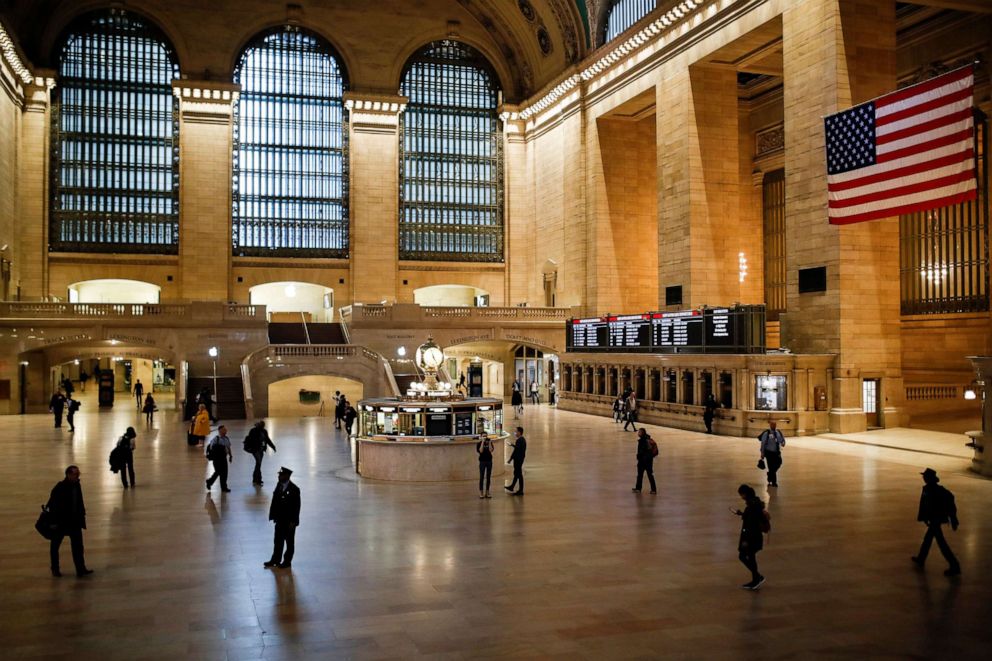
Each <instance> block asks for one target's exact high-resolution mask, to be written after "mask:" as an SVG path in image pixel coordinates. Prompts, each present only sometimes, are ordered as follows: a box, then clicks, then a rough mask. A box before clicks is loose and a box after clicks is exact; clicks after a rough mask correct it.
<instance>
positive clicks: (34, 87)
mask: <svg viewBox="0 0 992 661" xmlns="http://www.w3.org/2000/svg"><path fill="white" fill-rule="evenodd" d="M53 86H54V81H53V80H52V79H51V78H47V79H46V78H35V80H34V83H33V84H31V85H28V86H27V87H26V88H24V114H23V115H22V117H21V138H20V145H19V148H18V153H17V156H18V161H19V166H18V172H17V195H18V200H17V208H18V215H19V218H18V223H17V227H18V232H17V236H16V237H15V240H16V241H17V248H16V249H17V253H16V255H17V262H18V264H17V267H18V270H19V271H20V278H19V280H20V285H21V299H22V300H27V301H38V300H41V299H42V298H44V297H46V296H48V295H49V294H50V293H51V292H49V291H48V187H49V167H48V165H49V163H48V146H49V136H50V135H51V133H50V129H51V114H50V109H51V106H50V104H49V94H50V92H51V88H52V87H53ZM7 183H8V185H13V183H14V182H7ZM16 286H17V285H16V283H15V281H14V280H13V279H12V280H11V296H13V295H14V293H15V292H16ZM12 387H14V386H12Z"/></svg>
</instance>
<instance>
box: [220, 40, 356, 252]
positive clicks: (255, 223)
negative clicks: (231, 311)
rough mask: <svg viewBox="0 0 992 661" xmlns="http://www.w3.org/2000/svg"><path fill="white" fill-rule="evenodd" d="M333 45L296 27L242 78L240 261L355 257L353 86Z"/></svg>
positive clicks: (250, 61) (243, 64)
mask: <svg viewBox="0 0 992 661" xmlns="http://www.w3.org/2000/svg"><path fill="white" fill-rule="evenodd" d="M339 62H340V59H339V58H338V57H336V56H335V53H334V50H333V49H332V48H331V46H330V44H328V43H327V42H326V41H324V40H323V39H321V38H320V37H318V36H317V35H315V34H313V33H311V32H308V31H306V30H302V29H300V28H298V27H293V26H287V27H284V28H279V29H277V30H273V31H270V32H267V33H265V34H263V35H261V36H259V37H258V38H257V39H255V40H254V41H253V42H252V43H251V44H249V46H248V47H247V48H246V49H245V51H244V53H242V55H241V58H240V60H239V62H238V65H237V68H236V69H235V72H234V82H236V83H240V84H241V95H240V96H239V98H238V102H237V104H236V106H235V121H234V127H235V128H234V167H233V177H234V178H233V228H232V229H233V234H234V236H233V242H234V254H235V255H283V256H290V257H347V256H348V174H347V154H346V146H347V138H346V136H347V132H346V131H345V120H344V112H343V102H342V96H343V95H344V90H345V87H346V80H345V76H344V72H343V69H342V67H341V65H340V63H339Z"/></svg>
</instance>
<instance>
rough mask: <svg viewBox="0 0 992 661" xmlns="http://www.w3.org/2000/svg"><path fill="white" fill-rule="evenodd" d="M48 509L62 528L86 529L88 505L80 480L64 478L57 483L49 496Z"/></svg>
mask: <svg viewBox="0 0 992 661" xmlns="http://www.w3.org/2000/svg"><path fill="white" fill-rule="evenodd" d="M48 511H49V512H51V513H52V514H53V515H54V516H55V520H56V521H57V522H58V524H59V528H60V529H62V530H77V529H81V528H82V529H85V528H86V506H85V505H84V504H83V488H82V487H81V486H80V484H79V482H70V481H69V480H62V481H61V482H59V483H57V484H56V485H55V487H54V488H53V489H52V495H51V496H49V497H48Z"/></svg>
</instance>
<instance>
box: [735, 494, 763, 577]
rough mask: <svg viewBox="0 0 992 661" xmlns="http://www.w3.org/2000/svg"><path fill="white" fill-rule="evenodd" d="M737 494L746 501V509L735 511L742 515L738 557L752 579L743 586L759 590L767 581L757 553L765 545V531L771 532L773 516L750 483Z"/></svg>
mask: <svg viewBox="0 0 992 661" xmlns="http://www.w3.org/2000/svg"><path fill="white" fill-rule="evenodd" d="M737 494H738V495H739V496H740V497H741V499H742V500H743V501H744V511H741V510H735V511H734V514H736V515H737V516H739V517H741V536H740V540H739V541H738V543H737V554H738V556H737V557H739V558H740V560H741V562H742V563H743V564H744V566H745V567H747V568H748V569H749V570H750V571H751V580H750V581H749V582H747V583H745V584H744V585H742V586H741V587H742V588H744V589H745V590H757V589H758V588H760V587H761V584H762V583H764V582H765V577H764V576H762V575H761V574H760V573H759V572H758V558H757V555H758V551H760V550H761V549H762V548H764V545H765V543H764V542H765V539H764V533H767V532H771V517H770V516H769V515H768V512H767V511H766V510H765V504H764V503H763V502H761V499H760V498H758V495H757V494H756V493H755V492H754V489H752V488H751V487H750V486H749V485H747V484H742V485H740V486H739V487H737Z"/></svg>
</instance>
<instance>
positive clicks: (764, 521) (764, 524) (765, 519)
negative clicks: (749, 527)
mask: <svg viewBox="0 0 992 661" xmlns="http://www.w3.org/2000/svg"><path fill="white" fill-rule="evenodd" d="M760 525H761V532H763V533H765V534H768V533H770V532H771V531H772V515H771V514H769V513H768V510H761V524H760Z"/></svg>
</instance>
